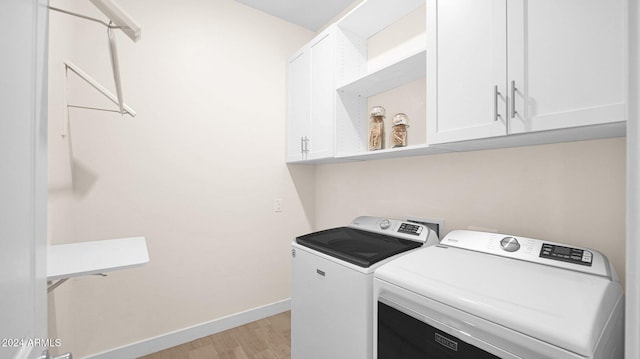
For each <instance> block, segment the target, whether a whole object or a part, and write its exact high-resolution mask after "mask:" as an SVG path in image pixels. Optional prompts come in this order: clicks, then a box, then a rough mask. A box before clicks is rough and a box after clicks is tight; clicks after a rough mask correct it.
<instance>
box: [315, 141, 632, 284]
mask: <svg viewBox="0 0 640 359" xmlns="http://www.w3.org/2000/svg"><path fill="white" fill-rule="evenodd" d="M409 130H411V129H409ZM315 196H316V210H315V212H316V220H315V224H316V229H323V228H329V227H333V226H338V225H344V224H345V223H347V222H348V221H350V220H351V219H353V218H354V217H356V216H360V215H372V216H382V217H391V218H403V217H404V216H414V217H426V218H440V219H443V220H444V221H445V232H448V231H450V230H454V229H476V230H478V229H480V230H489V231H497V232H500V233H506V234H514V235H519V236H525V237H533V238H542V239H547V240H550V241H556V242H562V243H569V244H575V245H580V246H586V247H590V248H593V249H596V250H599V251H601V252H602V253H604V254H605V255H607V256H608V257H609V259H610V260H611V261H612V262H613V264H614V266H615V268H616V271H617V272H618V274H619V275H620V276H621V277H622V279H623V280H624V268H625V260H624V257H625V249H624V248H625V140H624V138H615V139H606V140H596V141H583V142H572V143H562V144H553V145H542V146H529V147H518V148H509V149H499V150H486V151H475V152H462V153H448V154H441V155H433V156H424V157H411V158H403V159H393V160H379V161H368V162H361V163H345V164H336V165H322V166H318V167H317V168H316V195H315Z"/></svg>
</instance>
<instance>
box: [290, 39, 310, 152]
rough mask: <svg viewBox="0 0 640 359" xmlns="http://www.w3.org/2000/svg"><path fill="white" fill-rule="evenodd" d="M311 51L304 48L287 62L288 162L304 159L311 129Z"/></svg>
mask: <svg viewBox="0 0 640 359" xmlns="http://www.w3.org/2000/svg"><path fill="white" fill-rule="evenodd" d="M310 57H311V55H310V53H309V51H308V50H307V49H302V50H300V51H298V52H297V53H296V54H294V55H293V56H292V57H291V58H290V59H289V63H288V64H287V147H286V149H287V162H293V161H300V160H303V159H304V155H305V152H304V148H305V136H307V135H308V134H309V131H310V120H311V117H310V115H311V114H310V111H309V108H310V106H311V105H310V101H311V91H310V84H311V82H310V77H311V74H310V72H309V69H310V67H311V62H310V60H309V59H310Z"/></svg>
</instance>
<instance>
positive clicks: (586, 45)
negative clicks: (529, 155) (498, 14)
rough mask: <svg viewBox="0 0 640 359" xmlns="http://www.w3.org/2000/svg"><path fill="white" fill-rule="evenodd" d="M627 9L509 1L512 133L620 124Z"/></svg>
mask: <svg viewBox="0 0 640 359" xmlns="http://www.w3.org/2000/svg"><path fill="white" fill-rule="evenodd" d="M625 7H626V5H625V1H624V0H535V1H524V0H516V1H511V0H510V1H509V2H508V9H507V10H508V12H507V16H508V31H509V36H508V39H509V42H508V45H507V48H508V49H509V71H508V74H509V80H510V83H509V84H508V85H509V91H510V93H509V94H508V95H507V96H508V97H511V91H513V95H514V96H513V98H512V99H511V103H510V105H511V106H513V107H512V108H513V109H514V110H515V113H514V112H511V113H510V114H509V115H510V117H509V118H510V119H511V120H510V124H509V125H510V127H509V132H510V133H521V132H528V131H540V130H549V129H556V128H565V127H574V126H584V125H596V124H601V123H609V122H616V121H624V120H625V105H624V104H625V72H626V62H625V58H626V55H625V48H626V21H625V18H626V15H625V12H626V11H625ZM512 85H515V88H516V89H515V90H513V87H512Z"/></svg>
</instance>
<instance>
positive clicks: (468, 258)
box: [374, 240, 622, 356]
mask: <svg viewBox="0 0 640 359" xmlns="http://www.w3.org/2000/svg"><path fill="white" fill-rule="evenodd" d="M443 241H444V240H443ZM374 275H375V277H376V278H378V279H380V280H383V281H386V282H389V283H392V284H394V285H396V286H399V287H402V288H405V289H407V290H409V291H412V292H415V293H417V294H419V295H422V296H424V297H427V298H430V299H433V300H436V301H438V302H441V303H444V304H446V305H449V306H451V307H453V308H456V309H459V310H461V311H464V312H466V313H470V314H472V315H475V316H477V317H480V318H483V319H485V320H488V321H491V322H493V323H496V324H498V325H501V326H504V327H506V328H509V329H512V330H515V331H517V332H520V333H523V334H525V335H528V336H530V337H533V338H536V339H538V340H541V341H544V342H547V343H549V344H552V345H555V346H557V347H560V348H563V349H565V350H568V351H571V352H574V353H578V354H580V355H583V356H589V355H591V354H592V353H593V350H594V348H595V346H596V344H597V342H598V339H599V337H600V335H601V333H602V331H603V328H604V326H605V325H606V323H607V320H608V319H609V316H610V315H611V313H612V311H613V309H614V307H615V305H616V303H617V302H618V301H619V300H620V298H621V296H622V289H621V286H620V283H619V282H616V281H612V280H610V279H608V278H606V277H603V276H598V275H592V274H586V273H584V272H578V271H572V270H567V269H563V268H558V267H553V266H548V265H541V264H539V263H534V262H528V261H523V260H517V259H512V258H508V257H503V256H497V255H492V254H487V253H482V252H477V251H472V250H467V249H462V248H455V247H445V246H440V245H438V246H432V247H424V248H421V249H419V250H416V251H413V252H411V253H408V254H406V255H404V256H402V257H400V258H398V259H395V260H393V261H391V262H389V263H387V264H385V265H383V266H381V267H380V268H378V269H377V270H376V272H375V274H374Z"/></svg>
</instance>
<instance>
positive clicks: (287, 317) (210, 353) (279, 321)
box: [140, 312, 291, 359]
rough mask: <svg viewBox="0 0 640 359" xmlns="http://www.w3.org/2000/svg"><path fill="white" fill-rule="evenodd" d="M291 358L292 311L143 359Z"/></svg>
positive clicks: (143, 358)
mask: <svg viewBox="0 0 640 359" xmlns="http://www.w3.org/2000/svg"><path fill="white" fill-rule="evenodd" d="M290 358H291V312H284V313H281V314H277V315H274V316H272V317H268V318H264V319H261V320H258V321H256V322H253V323H249V324H246V325H243V326H241V327H237V328H233V329H229V330H226V331H224V332H221V333H218V334H214V335H211V336H208V337H204V338H201V339H198V340H194V341H192V342H189V343H186V344H182V345H179V346H176V347H173V348H169V349H166V350H163V351H160V352H157V353H154V354H150V355H147V356H144V357H142V358H140V359H290Z"/></svg>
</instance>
